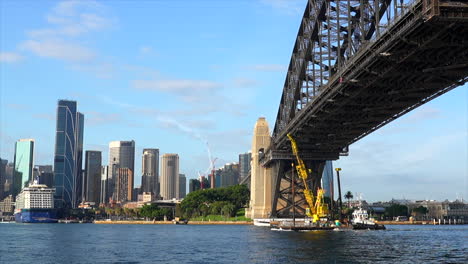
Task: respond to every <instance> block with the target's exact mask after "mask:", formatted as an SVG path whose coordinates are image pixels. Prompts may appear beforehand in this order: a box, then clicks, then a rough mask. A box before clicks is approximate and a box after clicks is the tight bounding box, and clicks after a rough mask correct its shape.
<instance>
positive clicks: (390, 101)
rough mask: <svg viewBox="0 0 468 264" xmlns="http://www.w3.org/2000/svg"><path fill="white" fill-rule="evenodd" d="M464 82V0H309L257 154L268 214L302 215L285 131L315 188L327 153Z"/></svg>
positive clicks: (340, 151)
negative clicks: (268, 195)
mask: <svg viewBox="0 0 468 264" xmlns="http://www.w3.org/2000/svg"><path fill="white" fill-rule="evenodd" d="M467 81H468V3H467V2H466V1H461V0H460V1H450V0H308V2H307V6H306V8H305V11H304V15H303V18H302V21H301V25H300V27H299V32H298V34H297V38H296V42H295V45H294V48H293V53H292V56H291V61H290V63H289V67H288V72H287V76H286V80H285V83H284V87H283V94H282V96H281V101H280V105H279V110H278V114H277V118H276V123H275V127H274V130H273V135H272V144H271V147H270V149H269V150H267V151H266V153H265V156H264V157H263V158H262V159H261V160H260V163H261V164H262V165H263V166H268V167H273V171H274V172H275V173H274V175H273V177H274V179H273V182H274V188H275V189H274V190H273V194H274V197H273V204H272V208H273V211H272V216H274V217H282V216H284V217H288V216H290V215H291V213H292V211H293V209H294V210H295V212H296V215H301V214H303V213H304V212H305V199H304V195H303V193H302V192H301V190H302V189H303V188H304V186H303V185H302V186H301V184H302V183H301V182H300V181H294V185H295V192H294V193H295V195H294V196H293V195H292V193H293V192H292V183H293V178H294V177H292V175H293V173H294V170H292V169H291V163H293V162H294V157H293V156H292V153H291V147H290V145H289V142H288V139H287V137H286V135H287V134H288V133H291V134H292V136H293V137H294V138H295V139H296V141H297V143H298V146H299V148H300V151H301V152H300V154H301V157H302V159H304V160H305V162H306V165H307V166H308V168H311V169H312V175H311V176H312V177H310V181H309V182H308V183H307V184H309V185H310V186H309V187H310V188H312V189H313V190H316V189H317V187H319V186H320V179H321V174H322V171H323V167H324V164H325V161H326V160H336V159H338V158H339V156H340V155H347V152H348V146H349V145H350V144H352V143H354V142H356V141H358V140H359V139H361V138H363V137H364V136H366V135H368V134H369V133H371V132H373V131H375V130H376V129H378V128H380V127H382V126H384V125H385V124H387V123H389V122H391V121H392V120H395V119H396V118H398V117H400V116H402V115H404V114H405V113H407V112H409V111H411V110H413V109H415V108H417V107H418V106H420V105H422V104H424V103H426V102H428V101H430V100H432V99H434V98H436V97H438V96H440V95H442V94H444V93H446V92H448V91H450V90H452V89H454V88H455V87H457V86H460V85H463V84H464V83H466V82H467ZM296 178H297V177H296Z"/></svg>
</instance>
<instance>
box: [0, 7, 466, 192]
mask: <svg viewBox="0 0 468 264" xmlns="http://www.w3.org/2000/svg"><path fill="white" fill-rule="evenodd" d="M90 3H92V4H90ZM2 5H3V6H4V7H5V8H3V9H2V10H8V12H6V11H1V12H2V13H1V14H2V16H1V18H0V19H1V23H0V24H2V25H7V26H3V27H2V30H1V33H0V34H1V38H0V39H1V40H0V41H1V42H0V43H1V45H0V61H1V64H0V73H1V76H2V81H1V83H0V89H1V95H2V96H1V98H0V109H1V111H0V112H1V114H0V132H1V134H0V156H1V158H2V159H7V160H8V161H9V162H11V161H13V157H14V142H15V141H17V140H18V139H21V138H34V139H35V140H36V141H35V143H36V145H35V157H36V160H35V163H36V164H53V163H54V150H53V148H54V136H53V134H54V126H55V123H54V120H55V118H56V117H55V111H56V109H55V107H56V102H57V100H58V99H61V98H68V99H70V100H76V101H78V102H79V105H80V106H79V107H80V111H81V112H83V113H84V114H85V115H86V119H85V121H84V122H85V127H86V130H85V138H84V147H83V150H99V151H102V155H103V164H107V163H108V160H107V157H108V154H109V153H108V146H107V144H108V142H111V141H114V140H120V139H132V140H135V144H136V146H135V148H136V149H135V152H136V153H141V152H142V149H143V148H147V147H155V148H159V149H160V151H161V153H178V154H179V155H180V159H181V160H180V164H181V168H180V171H181V172H184V173H185V174H186V175H187V178H188V179H191V178H196V177H197V172H198V171H202V172H204V171H205V170H206V169H207V168H209V167H210V164H209V160H208V156H209V154H208V152H210V153H211V155H212V156H213V157H218V158H219V159H218V162H217V164H216V165H217V168H220V167H221V166H223V164H225V163H229V162H232V161H236V160H237V156H238V154H239V153H245V152H246V151H247V150H249V149H250V143H251V137H252V130H253V126H254V124H255V121H256V120H257V118H258V117H259V116H265V117H266V119H267V121H268V122H269V124H270V126H271V127H270V129H272V128H273V126H274V122H275V118H276V114H277V110H278V104H279V100H280V95H281V92H282V91H281V89H282V85H283V83H284V78H285V74H286V70H287V69H286V66H287V64H288V62H289V59H290V56H291V49H292V46H293V44H294V39H295V35H296V33H297V28H298V25H299V23H300V18H301V16H300V15H301V12H302V11H303V8H304V1H293V2H292V3H291V6H289V7H285V6H284V5H283V6H278V5H275V4H274V1H263V0H262V1H246V2H241V3H236V4H231V3H229V1H223V2H222V3H216V4H213V3H211V4H210V6H211V8H210V9H208V10H204V7H206V6H204V5H203V4H202V5H198V6H197V4H195V3H185V4H184V5H185V8H183V9H182V10H181V9H179V8H178V7H180V3H165V4H164V5H161V4H159V3H158V1H155V2H151V1H150V2H144V3H140V4H139V5H140V6H141V7H143V8H135V7H134V6H130V5H128V4H127V3H125V2H112V4H109V3H107V2H105V3H97V2H87V3H77V2H59V3H56V2H45V3H33V2H26V3H13V1H11V2H6V3H2ZM213 9H215V10H219V13H222V14H224V15H225V18H224V19H216V18H219V17H218V16H217V15H216V16H213V15H212V12H211V11H213ZM124 10H125V12H123V11H124ZM176 10H177V11H178V12H182V13H180V14H178V15H175V12H176ZM189 10H190V11H189ZM194 13H195V14H197V16H194V15H193V14H194ZM81 14H92V15H93V16H81ZM179 16H180V17H187V18H189V19H186V20H181V21H176V20H178V19H174V18H171V17H179ZM238 17H243V18H244V19H243V21H238ZM92 18H95V19H94V20H92ZM149 18H151V19H152V20H148V22H149V23H148V22H146V21H145V19H149ZM213 19H216V23H214V22H213V21H214V20H213ZM75 22H79V23H75ZM237 22H239V25H237V24H236V23H237ZM73 24H77V25H78V26H77V27H69V26H70V25H73ZM163 25H164V26H163ZM248 25H254V26H253V27H249V26H248ZM181 31H183V32H191V33H189V36H188V37H190V39H191V45H187V42H186V41H185V38H186V37H187V36H181V35H184V34H179V33H180V32H181ZM145 32H150V33H149V34H147V33H145ZM226 32H234V33H235V34H227V33H226ZM230 35H232V36H230ZM239 36H241V37H239ZM280 36H281V37H280ZM116 40H117V41H116ZM119 40H121V42H120V43H122V44H121V46H119V45H117V44H116V43H117V42H119ZM266 43H267V44H268V45H266ZM122 51H124V52H122ZM180 65H184V67H180ZM187 68H189V69H191V70H190V71H187V70H186V69H187ZM24 76H28V78H24ZM64 87H65V88H64ZM38 88H40V89H38ZM19 90H21V91H22V92H21V93H18V91H19ZM190 91H192V92H190ZM25 94H27V95H28V96H25ZM38 98H40V100H38ZM467 99H468V92H467V86H466V85H465V86H463V87H458V88H456V89H455V90H453V91H451V92H449V93H447V94H445V95H443V96H441V97H440V98H437V99H435V100H434V101H432V102H429V103H428V104H426V105H424V106H422V107H420V108H418V109H416V110H415V111H413V112H411V113H409V114H407V115H405V116H404V117H402V118H400V119H399V120H397V121H394V122H392V123H390V124H389V125H387V126H385V127H383V128H382V129H379V130H378V131H376V132H374V133H373V134H371V135H369V136H367V137H366V138H364V139H362V140H360V141H359V142H357V143H355V144H353V145H351V146H350V155H349V156H348V157H342V158H341V159H340V160H338V161H337V162H335V163H334V167H341V168H342V169H343V171H342V177H343V178H342V184H343V186H344V187H343V188H344V191H345V190H348V189H349V190H351V191H353V192H361V193H364V198H365V199H368V200H388V199H390V198H392V197H393V198H403V197H404V196H406V197H407V198H428V199H439V200H440V199H445V198H449V199H455V198H457V197H456V196H459V197H460V196H463V197H464V198H465V199H468V197H467V195H468V194H467V193H466V192H467V191H466V190H467V189H468V185H467V176H468V173H467V171H468V168H467V167H468V166H467V163H468V162H467V159H468V154H467V146H468V142H467V132H466V131H467V130H468V129H467V128H468V125H467V124H468V122H467V115H468V114H467V109H468V105H467V101H468V100H467ZM156 106H157V107H156ZM24 124H28V126H27V127H28V128H27V129H25V127H26V126H25V125H24ZM206 142H208V143H209V148H210V150H209V151H208V150H207V147H206V146H207V144H206ZM299 147H300V146H299ZM139 158H140V157H139V156H135V159H136V160H139ZM442 164H450V166H443V165H442ZM140 168H141V164H140V162H137V163H136V164H135V168H134V172H140V171H141V169H140ZM140 176H141V175H138V173H135V183H136V184H135V185H139V184H140V180H141V177H140ZM409 195H411V197H409Z"/></svg>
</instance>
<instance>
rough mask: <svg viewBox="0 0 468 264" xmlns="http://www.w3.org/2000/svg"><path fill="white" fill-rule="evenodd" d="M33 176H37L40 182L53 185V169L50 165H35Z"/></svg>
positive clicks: (49, 185)
mask: <svg viewBox="0 0 468 264" xmlns="http://www.w3.org/2000/svg"><path fill="white" fill-rule="evenodd" d="M33 175H34V178H35V179H36V178H39V183H40V184H45V185H47V187H50V188H52V187H54V171H53V169H52V165H35V166H34V171H33Z"/></svg>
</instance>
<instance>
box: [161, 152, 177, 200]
mask: <svg viewBox="0 0 468 264" xmlns="http://www.w3.org/2000/svg"><path fill="white" fill-rule="evenodd" d="M161 168H162V169H161V185H160V186H161V197H162V199H164V200H169V199H172V198H177V199H178V198H179V155H177V154H164V155H163V156H162V158H161Z"/></svg>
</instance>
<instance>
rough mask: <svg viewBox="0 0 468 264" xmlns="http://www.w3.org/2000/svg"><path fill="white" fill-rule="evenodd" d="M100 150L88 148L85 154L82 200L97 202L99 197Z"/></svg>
mask: <svg viewBox="0 0 468 264" xmlns="http://www.w3.org/2000/svg"><path fill="white" fill-rule="evenodd" d="M101 166H102V153H101V151H93V150H88V151H86V154H85V169H84V178H83V189H84V190H83V194H84V197H83V200H84V201H86V202H94V203H95V204H99V202H100V198H101Z"/></svg>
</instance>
